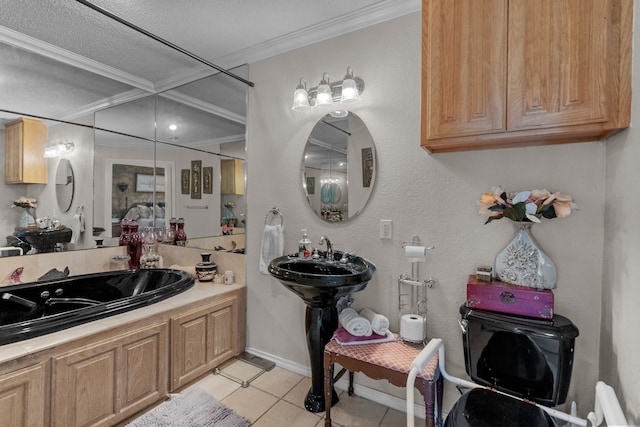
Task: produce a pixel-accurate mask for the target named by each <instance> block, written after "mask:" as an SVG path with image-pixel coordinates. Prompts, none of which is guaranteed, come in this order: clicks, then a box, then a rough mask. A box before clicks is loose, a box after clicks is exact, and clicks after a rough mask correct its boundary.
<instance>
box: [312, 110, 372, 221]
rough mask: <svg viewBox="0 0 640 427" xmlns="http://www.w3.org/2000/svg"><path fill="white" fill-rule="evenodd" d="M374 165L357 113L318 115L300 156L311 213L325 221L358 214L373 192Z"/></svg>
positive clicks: (362, 125) (363, 128) (369, 144)
mask: <svg viewBox="0 0 640 427" xmlns="http://www.w3.org/2000/svg"><path fill="white" fill-rule="evenodd" d="M375 165H376V151H375V146H374V143H373V138H372V137H371V134H370V133H369V130H368V129H367V127H366V126H365V124H364V122H363V121H362V120H361V119H360V118H359V117H358V116H357V115H355V114H354V113H352V112H349V114H348V115H347V116H346V117H332V116H331V114H327V115H326V116H324V117H323V118H321V119H320V120H319V121H318V123H317V124H316V125H315V127H314V128H313V130H312V131H311V135H310V136H309V139H308V140H307V145H306V147H305V150H304V157H303V159H302V187H303V189H304V191H305V195H306V197H307V201H308V202H309V206H310V207H311V209H312V210H313V212H314V213H315V214H316V215H318V216H319V217H320V218H322V219H323V220H325V221H327V222H342V221H348V220H349V219H352V218H354V217H355V216H357V215H358V214H359V213H360V212H362V209H364V207H365V205H366V204H367V201H368V200H369V197H370V196H371V192H372V191H373V186H374V183H375V177H376V173H375V172H376V169H375V168H376V166H375Z"/></svg>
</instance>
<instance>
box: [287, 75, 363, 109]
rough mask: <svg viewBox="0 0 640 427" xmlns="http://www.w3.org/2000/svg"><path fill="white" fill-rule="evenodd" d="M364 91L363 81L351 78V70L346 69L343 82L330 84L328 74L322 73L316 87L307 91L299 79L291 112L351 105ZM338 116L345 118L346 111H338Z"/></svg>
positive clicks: (304, 82) (305, 84)
mask: <svg viewBox="0 0 640 427" xmlns="http://www.w3.org/2000/svg"><path fill="white" fill-rule="evenodd" d="M363 90H364V81H363V80H362V79H361V78H359V77H353V70H352V69H351V67H347V74H346V75H345V76H344V79H343V80H340V81H337V82H333V83H331V82H330V80H329V74H328V73H323V74H322V80H320V83H319V84H318V86H316V87H312V88H311V89H309V90H307V82H306V81H305V80H304V79H302V78H300V83H299V84H298V86H297V87H296V90H295V92H293V105H292V107H291V109H292V110H293V111H304V110H308V109H309V108H311V107H331V106H333V104H334V103H336V102H339V103H340V104H353V103H355V102H358V101H360V94H361V93H362V91H363ZM338 111H339V112H338V114H342V116H338V117H344V116H346V115H347V114H346V113H347V112H346V110H338Z"/></svg>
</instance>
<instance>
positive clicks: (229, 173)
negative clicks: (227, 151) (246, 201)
mask: <svg viewBox="0 0 640 427" xmlns="http://www.w3.org/2000/svg"><path fill="white" fill-rule="evenodd" d="M220 192H221V193H222V194H238V195H242V194H244V172H243V170H242V160H240V159H227V160H221V161H220Z"/></svg>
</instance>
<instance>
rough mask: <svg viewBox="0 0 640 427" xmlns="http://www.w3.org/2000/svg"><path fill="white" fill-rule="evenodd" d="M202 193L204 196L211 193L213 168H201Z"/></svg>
mask: <svg viewBox="0 0 640 427" xmlns="http://www.w3.org/2000/svg"><path fill="white" fill-rule="evenodd" d="M202 192H203V193H205V194H212V193H213V166H207V167H204V168H202Z"/></svg>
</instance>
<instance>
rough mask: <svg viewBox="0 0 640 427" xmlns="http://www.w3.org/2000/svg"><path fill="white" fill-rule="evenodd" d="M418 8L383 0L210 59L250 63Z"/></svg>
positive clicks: (412, 2)
mask: <svg viewBox="0 0 640 427" xmlns="http://www.w3.org/2000/svg"><path fill="white" fill-rule="evenodd" d="M420 10H422V2H421V1H420V0H384V1H381V2H378V3H376V4H373V5H371V6H368V7H365V8H362V9H360V10H357V11H355V12H351V13H348V14H345V15H343V16H340V17H338V18H334V19H331V20H328V21H325V22H321V23H319V24H316V25H312V26H309V27H306V28H303V29H301V30H299V31H294V32H291V33H288V34H285V35H283V36H280V37H276V38H275V39H271V40H268V41H266V42H263V43H259V44H257V45H254V46H251V47H248V48H246V49H243V50H240V51H238V52H234V53H232V54H229V55H227V56H223V57H221V58H216V59H215V60H214V61H213V62H215V64H216V65H218V66H220V67H223V68H232V67H236V66H238V65H242V64H250V63H252V62H257V61H260V60H263V59H267V58H270V57H272V56H276V55H279V54H282V53H285V52H288V51H291V50H295V49H298V48H301V47H305V46H308V45H311V44H314V43H318V42H321V41H324V40H328V39H331V38H334V37H337V36H340V35H343V34H347V33H350V32H352V31H356V30H360V29H362V28H365V27H369V26H371V25H375V24H379V23H381V22H384V21H388V20H390V19H394V18H399V17H401V16H404V15H408V14H409V13H413V12H419V11H420Z"/></svg>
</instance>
